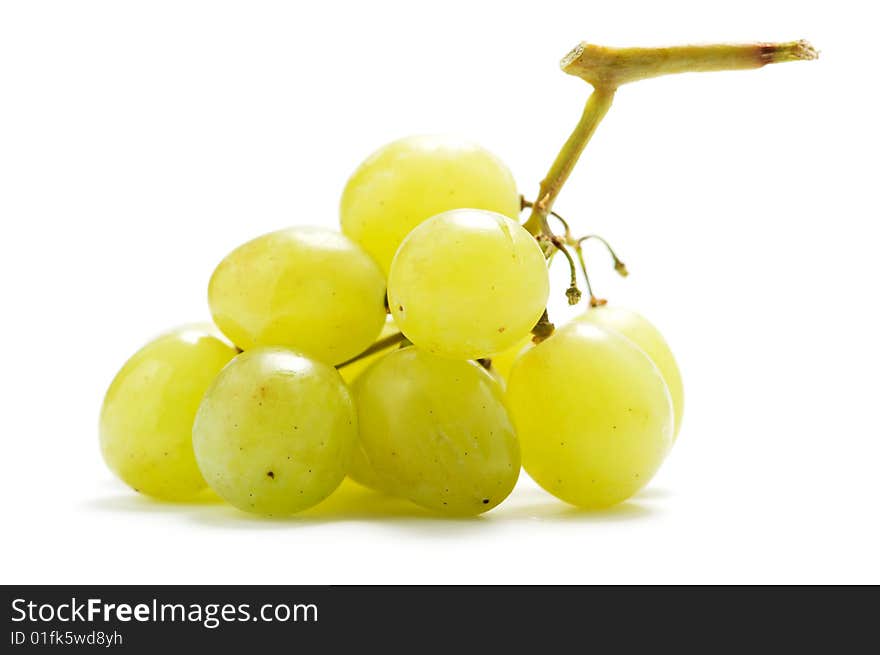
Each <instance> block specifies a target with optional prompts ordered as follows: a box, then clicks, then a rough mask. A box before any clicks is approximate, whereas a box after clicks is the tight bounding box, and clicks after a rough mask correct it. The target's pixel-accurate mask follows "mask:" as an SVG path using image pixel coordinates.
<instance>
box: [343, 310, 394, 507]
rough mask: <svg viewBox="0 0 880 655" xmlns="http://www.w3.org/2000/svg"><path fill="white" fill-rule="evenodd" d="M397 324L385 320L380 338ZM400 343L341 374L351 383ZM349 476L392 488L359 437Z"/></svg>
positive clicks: (376, 486) (372, 485) (347, 367)
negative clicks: (377, 472) (374, 467)
mask: <svg viewBox="0 0 880 655" xmlns="http://www.w3.org/2000/svg"><path fill="white" fill-rule="evenodd" d="M398 331H399V330H398V328H397V326H396V325H395V324H394V319H392V318H391V317H390V316H389V317H388V319H387V320H386V322H385V325H384V326H383V328H382V332H380V333H379V337H378V339H377V341H378V340H379V339H384V338H385V337H390V336H391V335H392V334H395V333H396V332H398ZM398 347H399V344H396V343H395V344H391V345H390V346H388V347H387V348H385V349H384V350H379V351H377V352H375V353H373V354H371V355H368V356H366V357H363V358H362V359H358V360H357V361H354V362H352V363H351V364H346V365H345V366H343V367H341V368H340V369H339V373H340V375H342V379H343V380H345V382H346V383H347V384H349V385H351V383H352V382H354V381H355V379H357V377H358V376H359V375H360V374H361V373H363V372H364V371H365V370H366V369H367V368H368V367H369V366H370V364H372V363H373V362H374V361H376V360H378V359H379V358H380V357H382V355H384V354H385V353H387V352H389V351H391V350H393V349H395V348H398ZM348 476H349V477H350V478H351V479H353V480H354V481H355V482H358V483H359V484H362V485H364V486H365V487H370V488H371V489H376V490H378V491H384V492H390V491H391V490H390V489H389V488H388V485H387V484H383V482H382V480H381V478H380V477H379V476H378V475H377V474H376V472H375V471H374V470H373V466H372V465H371V464H370V460H368V459H367V455H366V454H365V453H364V449H363V446H362V445H361V443H360V439H358V445H357V448H355V450H354V454H353V455H352V458H351V465H350V466H349V471H348Z"/></svg>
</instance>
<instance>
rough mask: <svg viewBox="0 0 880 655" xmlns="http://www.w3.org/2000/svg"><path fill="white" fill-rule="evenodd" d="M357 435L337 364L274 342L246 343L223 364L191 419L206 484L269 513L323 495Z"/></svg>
mask: <svg viewBox="0 0 880 655" xmlns="http://www.w3.org/2000/svg"><path fill="white" fill-rule="evenodd" d="M356 440H357V416H356V413H355V410H354V405H353V403H352V399H351V394H350V393H349V390H348V388H347V387H346V385H345V383H344V382H343V381H342V378H341V377H340V375H339V373H338V372H337V371H336V369H334V368H333V367H331V366H328V365H327V364H323V363H321V362H319V361H317V360H313V359H309V358H307V357H304V356H302V355H299V354H297V353H295V352H293V351H290V350H287V349H285V348H277V347H276V348H272V347H262V348H254V349H252V350H248V351H246V352H244V353H242V354H241V355H239V356H238V357H236V358H235V359H234V360H233V361H232V362H231V363H230V364H229V366H227V367H226V368H225V369H223V371H222V372H221V373H220V375H218V376H217V379H216V380H215V381H214V384H212V385H211V387H210V388H209V389H208V391H207V393H206V394H205V397H204V400H202V404H201V406H200V407H199V411H198V414H197V415H196V420H195V425H194V426H193V447H194V449H195V454H196V460H197V461H198V463H199V468H200V469H201V471H202V474H203V475H204V476H205V480H207V482H208V484H209V485H210V486H211V488H212V489H214V491H216V492H217V494H218V495H219V496H221V497H222V498H224V499H225V500H227V501H228V502H230V503H232V504H233V505H235V506H236V507H238V508H239V509H243V510H245V511H248V512H254V513H257V514H267V515H272V516H281V515H286V514H292V513H294V512H298V511H300V510H303V509H305V508H307V507H311V506H312V505H315V504H317V503H319V502H320V501H321V500H323V499H324V498H326V497H327V496H329V495H330V494H331V493H332V492H333V490H334V489H336V487H338V486H339V483H340V482H342V480H343V478H344V477H345V473H346V470H347V469H348V466H349V462H350V460H351V455H352V452H353V450H354V448H355V445H356Z"/></svg>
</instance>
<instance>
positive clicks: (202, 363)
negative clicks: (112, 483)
mask: <svg viewBox="0 0 880 655" xmlns="http://www.w3.org/2000/svg"><path fill="white" fill-rule="evenodd" d="M235 354H236V350H235V348H233V347H232V346H230V345H229V344H228V343H226V342H225V341H223V340H222V339H220V338H219V333H218V332H216V330H215V329H214V328H213V327H204V326H190V327H184V328H180V329H178V330H175V331H173V332H169V333H168V334H165V335H164V336H161V337H159V338H158V339H156V340H155V341H152V342H150V343H149V344H147V345H146V346H144V347H143V348H141V349H140V350H139V351H138V352H136V353H135V354H134V356H132V358H131V359H129V360H128V361H127V362H126V363H125V365H124V366H123V367H122V369H121V370H120V371H119V373H117V374H116V377H115V378H114V380H113V382H112V383H111V384H110V388H109V389H108V390H107V395H106V397H105V398H104V405H103V406H102V408H101V423H100V435H101V452H102V453H103V455H104V460H105V461H106V462H107V465H108V466H109V467H110V469H111V470H112V471H113V472H114V473H115V474H116V475H117V476H119V477H120V478H121V479H122V481H123V482H125V483H126V484H127V485H129V486H131V487H133V488H134V490H135V491H140V492H142V493H145V494H147V495H149V496H154V497H156V498H162V499H165V500H189V499H192V498H194V497H195V496H196V495H198V494H199V492H201V491H203V490H204V489H205V480H204V478H202V474H201V473H200V472H199V468H198V466H197V465H196V459H195V455H194V454H193V447H192V427H193V420H194V418H195V415H196V410H197V409H198V407H199V403H200V402H201V400H202V396H203V395H204V393H205V389H207V388H208V386H209V385H210V384H211V382H212V380H213V379H214V377H215V376H216V375H217V373H218V372H219V371H220V369H222V368H223V367H224V366H225V365H226V364H227V362H229V360H231V359H232V358H233V357H235Z"/></svg>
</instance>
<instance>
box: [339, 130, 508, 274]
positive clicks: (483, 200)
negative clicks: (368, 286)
mask: <svg viewBox="0 0 880 655" xmlns="http://www.w3.org/2000/svg"><path fill="white" fill-rule="evenodd" d="M464 207H472V208H476V209H489V210H492V211H496V212H499V213H501V214H504V215H506V216H509V217H510V218H516V217H517V216H519V212H520V200H519V194H518V193H517V191H516V183H515V182H514V180H513V176H512V175H511V174H510V171H509V170H508V169H507V167H506V166H505V165H504V163H503V162H501V161H500V160H499V159H498V158H497V157H495V156H494V155H493V154H492V153H490V152H487V151H486V150H484V149H483V148H481V147H479V146H477V145H475V144H473V143H470V142H467V141H463V140H461V139H457V138H455V137H449V136H412V137H408V138H405V139H400V140H399V141H395V142H393V143H390V144H388V145H386V146H385V147H383V148H381V149H380V150H378V151H376V152H375V153H373V154H372V155H371V156H370V157H369V158H368V159H367V160H366V161H365V162H364V163H363V164H361V165H360V167H359V168H358V169H357V170H356V171H355V173H354V174H353V175H352V176H351V179H349V181H348V183H347V184H346V186H345V191H344V192H343V194H342V203H341V208H340V214H341V222H342V231H343V232H345V234H347V235H348V236H349V237H351V238H352V239H354V240H355V241H357V242H358V243H359V244H361V245H362V246H363V247H364V248H365V249H366V250H367V252H369V253H370V254H371V255H373V257H374V258H375V259H376V261H377V262H379V264H380V265H381V266H382V268H383V269H384V270H385V272H386V273H387V272H388V271H389V270H390V267H391V259H392V258H393V257H394V253H395V252H396V251H397V247H398V246H399V245H400V242H401V241H403V238H404V237H405V236H406V235H407V234H409V232H410V231H411V230H412V229H413V228H414V227H415V226H416V225H418V224H419V223H421V222H422V221H424V220H425V219H427V218H430V217H431V216H434V215H435V214H439V213H441V212H444V211H447V210H450V209H460V208H464Z"/></svg>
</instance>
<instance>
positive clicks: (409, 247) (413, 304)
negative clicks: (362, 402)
mask: <svg viewBox="0 0 880 655" xmlns="http://www.w3.org/2000/svg"><path fill="white" fill-rule="evenodd" d="M549 289H550V283H549V280H548V276H547V264H546V261H545V260H544V255H543V254H542V252H541V249H540V247H539V246H538V244H537V242H536V241H535V239H534V237H533V236H532V235H531V234H529V233H528V232H527V231H526V230H525V229H523V228H522V227H521V226H520V225H519V224H518V223H516V222H515V221H512V220H511V219H509V218H507V217H506V216H502V215H501V214H496V213H493V212H487V211H482V210H477V209H459V210H455V211H450V212H446V213H444V214H440V215H438V216H434V217H433V218H430V219H428V220H427V221H425V222H424V223H422V224H421V225H419V226H418V227H417V228H416V229H414V230H413V231H412V232H410V234H409V236H407V237H406V239H405V240H404V241H403V243H402V244H401V245H400V249H399V250H398V251H397V255H395V257H394V262H393V263H392V264H391V274H390V277H389V280H388V303H389V306H390V307H391V311H392V313H393V314H394V320H395V321H396V322H397V325H398V326H400V329H401V330H402V331H403V333H404V334H405V335H406V336H407V338H408V339H409V340H410V341H412V342H413V343H414V344H415V345H416V346H418V347H419V348H421V349H422V350H426V351H428V352H431V353H436V354H438V355H443V356H446V357H454V358H458V359H477V358H480V357H486V356H488V355H491V354H492V353H497V352H501V351H503V350H506V349H507V348H510V347H512V346H513V345H514V344H516V343H517V342H519V341H520V340H521V339H522V338H523V337H525V336H526V335H527V334H528V333H529V331H530V330H531V329H532V327H534V325H535V323H537V322H538V319H539V318H540V317H541V314H542V313H543V311H544V307H545V305H546V303H547V296H548V294H549Z"/></svg>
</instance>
